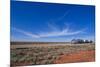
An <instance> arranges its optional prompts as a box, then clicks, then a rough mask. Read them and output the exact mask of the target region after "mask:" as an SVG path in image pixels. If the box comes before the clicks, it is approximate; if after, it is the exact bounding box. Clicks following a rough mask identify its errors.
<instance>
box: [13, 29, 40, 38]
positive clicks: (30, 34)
mask: <svg viewBox="0 0 100 67" xmlns="http://www.w3.org/2000/svg"><path fill="white" fill-rule="evenodd" d="M13 30H15V31H17V32H19V33H22V34H24V35H26V36H29V37H32V38H39V36H38V35H35V34H32V33H30V32H26V31H24V30H21V29H18V28H13Z"/></svg>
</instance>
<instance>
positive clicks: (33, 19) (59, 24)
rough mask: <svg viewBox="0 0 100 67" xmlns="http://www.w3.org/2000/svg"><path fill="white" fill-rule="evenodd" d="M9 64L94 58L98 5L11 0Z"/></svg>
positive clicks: (63, 61) (46, 62) (20, 64)
mask: <svg viewBox="0 0 100 67" xmlns="http://www.w3.org/2000/svg"><path fill="white" fill-rule="evenodd" d="M10 30H11V31H10V42H11V44H10V65H11V67H15V66H30V65H45V64H63V63H77V62H94V61H95V6H92V5H78V4H63V3H62V4H61V3H45V2H33V1H32V2H28V0H25V1H23V0H21V1H19V0H11V26H10Z"/></svg>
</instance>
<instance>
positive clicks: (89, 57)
mask: <svg viewBox="0 0 100 67" xmlns="http://www.w3.org/2000/svg"><path fill="white" fill-rule="evenodd" d="M94 61H95V50H90V51H80V52H77V53H72V54H68V55H61V56H60V58H59V59H57V60H55V61H54V63H55V64H62V63H76V62H94Z"/></svg>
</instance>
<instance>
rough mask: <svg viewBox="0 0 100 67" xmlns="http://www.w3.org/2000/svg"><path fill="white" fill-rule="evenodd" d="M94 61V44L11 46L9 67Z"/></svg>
mask: <svg viewBox="0 0 100 67" xmlns="http://www.w3.org/2000/svg"><path fill="white" fill-rule="evenodd" d="M92 61H95V44H92V43H85V44H70V43H63V44H61V43H57V44H55V43H52V44H51V43H48V44H43V43H42V44H40V43H39V44H35V43H34V44H16V45H14V44H11V66H24V65H42V64H58V63H74V62H92Z"/></svg>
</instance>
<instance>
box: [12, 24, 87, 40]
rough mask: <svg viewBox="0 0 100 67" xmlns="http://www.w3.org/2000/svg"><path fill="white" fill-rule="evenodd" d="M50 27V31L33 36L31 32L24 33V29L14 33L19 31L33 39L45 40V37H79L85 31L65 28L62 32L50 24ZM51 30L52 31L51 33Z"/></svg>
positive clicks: (18, 30) (16, 29) (15, 29)
mask: <svg viewBox="0 0 100 67" xmlns="http://www.w3.org/2000/svg"><path fill="white" fill-rule="evenodd" d="M49 25H50V26H48V27H49V29H48V31H42V32H41V33H40V32H39V33H37V34H33V33H31V32H27V31H24V30H22V29H18V28H13V29H14V31H17V32H19V33H22V34H24V35H26V36H29V37H32V38H44V37H59V36H71V35H77V34H82V33H84V30H85V29H82V30H77V31H70V28H69V27H65V28H64V29H62V30H60V29H59V28H57V27H56V26H53V25H51V24H49ZM49 30H51V31H49Z"/></svg>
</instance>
